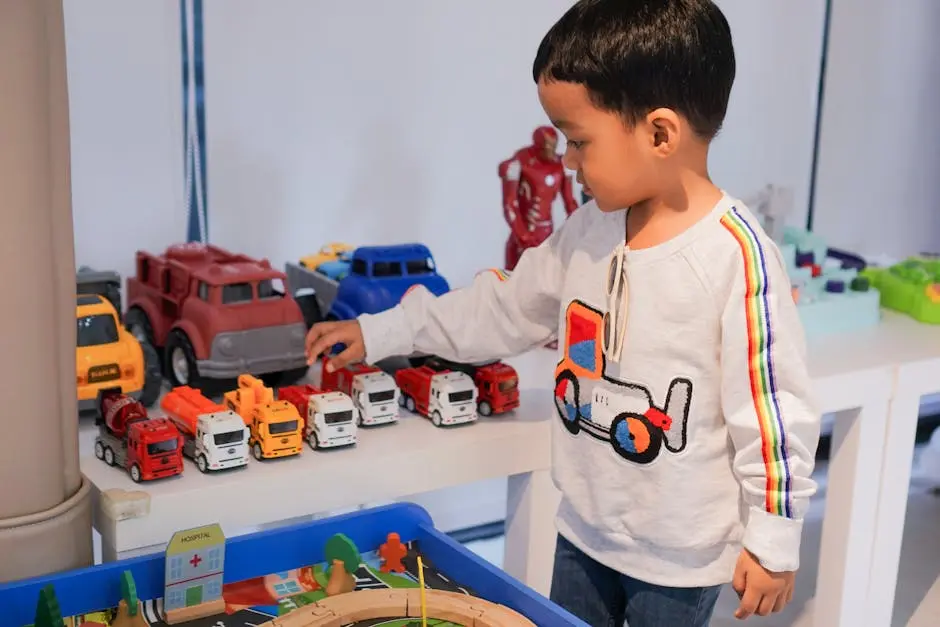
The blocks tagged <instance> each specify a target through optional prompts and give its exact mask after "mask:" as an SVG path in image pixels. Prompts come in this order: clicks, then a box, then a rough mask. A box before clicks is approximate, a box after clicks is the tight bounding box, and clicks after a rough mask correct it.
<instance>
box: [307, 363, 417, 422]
mask: <svg viewBox="0 0 940 627" xmlns="http://www.w3.org/2000/svg"><path fill="white" fill-rule="evenodd" d="M327 361H329V356H327V355H324V357H323V360H322V364H323V368H322V369H321V372H322V375H321V379H322V380H321V381H320V387H322V388H323V389H324V390H336V391H337V392H342V393H343V394H346V395H347V396H349V397H350V398H351V399H352V402H353V404H354V405H355V406H356V410H357V411H358V424H359V426H360V427H361V426H372V425H381V424H386V423H390V422H395V421H396V420H398V403H399V398H400V396H401V393H400V392H399V390H398V385H396V384H395V379H393V378H392V376H391V375H390V374H388V373H387V372H384V371H383V370H381V369H379V368H376V367H375V366H369V365H366V364H350V365H348V366H345V367H343V368H337V369H336V370H334V371H333V372H328V371H327V369H326V362H327Z"/></svg>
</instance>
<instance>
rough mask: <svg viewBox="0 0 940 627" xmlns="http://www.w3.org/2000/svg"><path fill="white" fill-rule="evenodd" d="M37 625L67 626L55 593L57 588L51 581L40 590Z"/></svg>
mask: <svg viewBox="0 0 940 627" xmlns="http://www.w3.org/2000/svg"><path fill="white" fill-rule="evenodd" d="M34 626H35V627H65V621H64V620H62V610H61V609H60V608H59V600H58V599H57V598H56V595H55V588H54V587H53V586H52V584H51V583H50V584H49V585H48V586H46V587H45V588H43V589H42V590H40V591H39V603H38V604H37V605H36V622H35V623H34Z"/></svg>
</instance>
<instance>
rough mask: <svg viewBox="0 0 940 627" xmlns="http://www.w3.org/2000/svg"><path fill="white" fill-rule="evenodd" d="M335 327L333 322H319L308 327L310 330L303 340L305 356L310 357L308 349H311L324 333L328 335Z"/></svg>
mask: <svg viewBox="0 0 940 627" xmlns="http://www.w3.org/2000/svg"><path fill="white" fill-rule="evenodd" d="M335 327H336V323H335V322H321V323H319V324H315V325H313V326H312V327H310V330H309V331H307V337H306V339H305V340H304V346H305V348H306V349H307V355H308V356H309V355H310V349H312V348H313V345H314V343H315V342H316V341H317V339H318V338H320V337H322V336H323V334H324V333H328V332H329V331H330V330H331V329H333V328H335Z"/></svg>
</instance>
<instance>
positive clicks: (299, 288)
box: [285, 244, 450, 325]
mask: <svg viewBox="0 0 940 627" xmlns="http://www.w3.org/2000/svg"><path fill="white" fill-rule="evenodd" d="M349 263H350V266H349V274H347V275H346V276H344V277H343V278H342V279H340V280H336V279H333V278H330V277H329V276H327V275H326V274H324V273H322V272H318V271H315V270H311V269H309V268H306V267H304V266H302V265H301V264H298V263H292V262H288V263H287V265H286V266H285V270H286V272H287V279H288V283H289V284H290V286H291V289H293V290H294V292H293V294H294V297H295V298H296V299H297V302H298V303H300V306H301V309H303V310H304V311H306V312H307V315H306V316H305V319H306V320H307V324H308V325H311V324H313V323H315V322H319V321H320V320H321V319H322V318H323V317H324V316H325V317H326V318H327V319H328V320H329V319H332V320H352V319H354V318H356V317H357V316H359V315H361V314H365V313H369V314H375V313H379V312H382V311H385V310H386V309H391V308H392V307H394V306H395V305H397V304H398V303H399V302H400V301H401V299H402V297H404V295H405V293H406V292H407V291H408V290H409V289H411V288H413V287H414V286H423V287H424V288H426V289H427V290H429V291H430V292H431V293H432V294H435V295H437V296H440V295H442V294H444V293H446V292H448V291H450V285H449V284H448V283H447V280H446V279H445V278H444V277H442V276H441V275H440V274H438V273H437V267H436V265H435V263H434V257H433V256H432V255H431V251H430V250H428V247H427V246H424V245H423V244H397V245H392V246H360V247H359V248H357V249H356V250H355V251H353V253H352V255H351V257H350V262H349Z"/></svg>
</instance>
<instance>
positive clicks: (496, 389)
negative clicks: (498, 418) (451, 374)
mask: <svg viewBox="0 0 940 627" xmlns="http://www.w3.org/2000/svg"><path fill="white" fill-rule="evenodd" d="M424 365H426V366H428V367H430V368H432V369H434V370H437V371H442V370H456V371H458V372H463V373H466V374H467V375H468V376H470V377H472V378H473V382H474V383H476V385H477V411H478V412H480V415H481V416H490V415H492V414H503V413H506V412H508V411H511V410H513V409H515V408H517V407H519V375H518V374H517V373H516V369H515V368H513V367H512V366H510V365H509V364H507V363H504V362H502V361H493V362H488V363H483V364H461V363H457V362H453V361H450V360H447V359H444V358H442V357H437V356H433V357H430V358H429V359H428V360H427V361H425V362H424Z"/></svg>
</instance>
